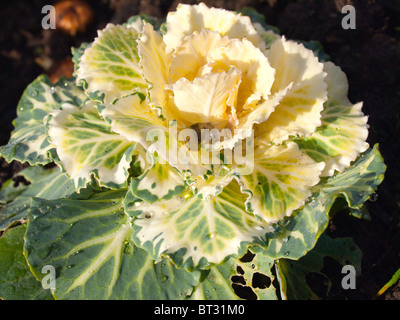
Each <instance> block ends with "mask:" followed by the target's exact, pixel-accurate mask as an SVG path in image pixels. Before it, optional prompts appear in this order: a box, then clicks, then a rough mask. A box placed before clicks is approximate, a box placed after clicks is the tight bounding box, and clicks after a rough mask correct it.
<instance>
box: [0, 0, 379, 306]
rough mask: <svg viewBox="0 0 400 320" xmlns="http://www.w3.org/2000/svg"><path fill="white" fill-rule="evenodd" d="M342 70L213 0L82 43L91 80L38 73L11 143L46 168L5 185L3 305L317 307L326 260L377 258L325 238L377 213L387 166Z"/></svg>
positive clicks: (0, 265) (8, 155) (78, 62)
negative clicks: (314, 276) (344, 219)
mask: <svg viewBox="0 0 400 320" xmlns="http://www.w3.org/2000/svg"><path fill="white" fill-rule="evenodd" d="M327 59H328V56H327V55H326V54H325V53H324V52H323V50H322V48H321V46H319V45H318V44H317V43H315V42H308V43H299V42H296V41H292V40H289V39H286V38H285V37H284V36H281V35H279V32H278V31H277V29H276V28H273V27H271V26H269V25H267V24H266V22H265V20H264V18H263V16H262V15H260V14H258V13H257V12H256V11H254V10H250V9H247V10H244V11H243V12H242V13H236V12H231V11H227V10H222V9H216V8H208V7H207V6H206V5H205V4H203V3H200V4H197V5H185V4H180V5H178V7H177V9H176V11H174V12H170V13H169V14H168V15H167V17H166V20H165V22H164V21H160V20H158V19H156V18H153V17H150V16H146V15H141V16H136V17H132V18H131V19H129V21H128V22H127V23H125V24H123V25H113V24H108V25H107V26H106V27H105V28H104V30H100V31H99V32H98V36H97V37H96V38H95V39H94V41H93V42H92V43H84V44H82V45H81V46H80V47H79V48H74V49H73V62H74V63H75V69H74V76H73V77H72V78H71V79H62V80H60V81H59V82H57V83H56V84H53V83H51V82H50V80H49V79H48V78H47V77H46V76H40V77H38V78H37V79H36V80H34V81H33V82H32V83H31V84H30V85H29V86H28V87H27V89H26V90H25V92H24V93H23V95H22V97H21V100H20V103H19V104H18V107H17V108H18V109H17V118H16V120H15V121H14V127H15V129H14V131H13V132H12V134H11V138H10V141H9V143H8V144H7V145H5V146H2V147H1V148H0V154H1V155H2V156H3V157H4V158H5V160H6V161H8V162H11V161H13V160H17V161H20V162H27V163H28V164H30V165H31V166H30V167H28V168H26V169H24V170H23V171H21V172H20V173H19V174H18V176H20V177H22V178H24V181H23V183H19V184H17V183H16V181H18V180H17V179H16V178H15V177H14V179H11V180H9V181H7V182H6V183H5V184H4V185H3V186H2V189H1V190H0V205H1V207H2V210H1V211H0V230H1V232H4V235H3V236H2V237H1V238H0V261H1V262H0V297H1V298H5V299H13V298H15V297H19V298H21V299H47V298H55V299H240V298H243V299H245V298H251V299H279V298H284V299H293V298H316V295H315V293H313V292H312V290H311V289H310V288H309V287H308V286H306V285H305V284H304V283H305V276H306V274H307V273H309V272H317V273H318V272H321V269H322V265H321V263H322V259H321V258H322V257H324V256H330V257H333V258H334V259H336V260H337V261H338V262H340V263H343V261H351V262H354V264H355V265H359V250H358V249H357V247H356V246H355V245H354V244H353V243H352V242H351V240H349V239H329V238H327V237H326V236H325V235H324V231H325V230H326V228H327V226H328V223H329V219H330V211H331V210H332V208H334V204H336V205H337V204H340V203H345V204H346V205H347V208H348V209H350V210H354V211H357V210H362V207H363V204H364V202H365V201H367V200H368V199H369V197H371V195H372V194H373V193H375V192H376V189H377V188H378V186H379V184H380V183H381V182H382V180H383V177H384V173H385V169H386V167H385V164H384V162H383V159H382V157H381V155H380V153H379V150H378V146H377V145H376V146H374V147H372V148H370V147H369V145H368V143H367V142H366V139H367V136H368V124H367V120H368V118H367V116H365V115H364V113H363V112H362V102H359V103H356V104H353V103H352V102H350V101H349V99H348V98H347V95H348V83H347V78H346V75H345V74H344V73H343V72H342V70H341V69H340V68H339V67H337V66H335V65H334V64H333V63H331V62H328V61H327ZM203 134H204V135H203ZM244 153H245V155H243V154H244ZM45 165H49V166H45ZM19 179H20V180H23V179H21V178H19ZM338 199H341V200H340V201H337V200H338ZM25 222H26V224H25ZM20 224H23V225H20ZM17 225H18V226H17ZM321 235H322V236H321ZM350 247H351V248H354V250H350ZM343 248H344V249H346V250H344V251H343V250H342V249H343ZM347 249H349V250H347ZM341 252H342V253H343V255H341ZM344 259H345V260H344ZM310 261H311V262H310ZM309 262H310V263H309ZM12 266H13V267H15V270H16V271H15V272H9V271H7V270H8V269H9V268H11V267H12ZM44 266H51V267H52V268H54V270H55V283H56V285H55V287H54V288H51V290H50V291H51V292H49V290H47V291H46V290H43V288H42V287H41V285H40V282H41V281H42V280H43V279H44V277H45V274H44V273H43V272H42V270H43V267H44ZM296 286H301V287H302V288H303V289H302V290H300V289H299V290H297V289H296Z"/></svg>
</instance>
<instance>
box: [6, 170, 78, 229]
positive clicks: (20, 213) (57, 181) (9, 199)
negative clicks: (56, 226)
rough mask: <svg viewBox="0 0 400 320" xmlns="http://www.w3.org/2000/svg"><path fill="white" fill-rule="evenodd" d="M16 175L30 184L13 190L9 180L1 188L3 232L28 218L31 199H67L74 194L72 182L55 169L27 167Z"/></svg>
mask: <svg viewBox="0 0 400 320" xmlns="http://www.w3.org/2000/svg"><path fill="white" fill-rule="evenodd" d="M18 175H21V176H23V177H24V178H25V179H26V180H27V181H29V182H30V184H29V185H27V186H26V185H19V186H18V187H17V188H14V186H13V184H14V181H13V180H12V179H10V180H8V181H7V182H6V183H5V184H4V186H3V187H2V189H1V191H0V201H2V202H3V203H4V206H3V208H2V210H1V211H0V230H5V229H7V228H8V227H9V226H10V225H12V224H13V223H14V222H16V221H19V220H22V219H25V218H26V217H27V216H28V210H29V207H30V204H31V199H32V197H40V198H43V199H48V200H52V199H58V198H63V197H67V196H69V195H71V194H72V193H74V192H75V188H74V184H73V182H72V181H71V180H70V179H69V178H68V177H67V176H66V175H65V174H64V173H62V172H60V170H59V169H58V168H57V167H55V168H51V169H45V168H42V167H40V166H35V167H28V168H25V169H24V170H22V171H21V172H19V173H18ZM15 189H16V191H15ZM14 191H15V192H14ZM13 192H14V193H13Z"/></svg>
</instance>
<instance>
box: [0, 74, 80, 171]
mask: <svg viewBox="0 0 400 320" xmlns="http://www.w3.org/2000/svg"><path fill="white" fill-rule="evenodd" d="M86 99H87V97H86V95H85V94H84V92H83V91H82V90H81V89H80V88H78V87H76V86H75V85H74V80H73V79H71V80H65V79H61V80H60V81H59V82H57V83H56V84H53V83H52V82H51V81H50V79H49V78H48V77H47V76H45V75H41V76H39V77H38V78H36V79H35V80H34V81H33V82H32V83H31V84H30V85H29V86H28V87H27V88H26V90H25V91H24V93H23V95H22V97H21V100H20V102H19V104H18V107H17V118H16V119H15V120H14V122H13V124H14V127H15V129H14V130H13V132H12V133H11V138H10V141H9V142H8V144H7V145H5V146H2V147H1V149H0V154H1V156H3V157H4V158H5V159H6V160H7V161H8V162H11V161H12V160H18V161H20V162H28V163H30V164H32V165H35V164H47V163H49V162H52V159H51V157H50V156H49V151H50V150H51V149H52V148H54V145H52V144H51V142H50V141H49V139H48V136H47V133H46V126H45V121H46V119H47V116H48V114H49V113H50V112H52V111H54V110H58V109H60V108H61V103H63V102H65V103H70V104H73V105H75V106H77V107H79V106H80V105H81V104H82V103H83V102H84V101H85V100H86Z"/></svg>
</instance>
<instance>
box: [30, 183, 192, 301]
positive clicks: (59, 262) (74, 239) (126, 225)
mask: <svg viewBox="0 0 400 320" xmlns="http://www.w3.org/2000/svg"><path fill="white" fill-rule="evenodd" d="M125 192H126V190H125V191H106V192H103V193H98V194H96V195H95V196H94V197H92V198H89V199H86V200H71V199H59V200H54V201H47V200H42V199H37V198H35V199H34V200H33V203H32V209H31V214H30V216H29V223H28V230H27V233H26V242H25V256H26V258H27V260H28V263H29V264H30V266H31V268H32V271H33V273H34V275H35V276H36V277H37V278H38V279H41V278H42V276H43V275H42V274H41V273H40V270H41V268H42V267H43V266H44V265H52V266H54V268H55V270H56V289H55V291H54V292H53V295H54V297H55V298H56V299H183V298H185V297H186V296H187V295H190V294H191V293H192V290H193V286H194V285H196V284H197V280H196V279H195V274H190V273H188V272H186V271H184V270H179V269H176V268H175V267H174V266H173V265H172V264H171V263H170V262H169V261H167V260H162V261H160V263H158V264H154V261H153V260H152V259H150V257H149V255H148V254H147V253H146V252H145V251H144V250H142V249H140V248H137V247H135V246H134V245H133V243H132V241H131V236H132V229H131V224H130V219H129V218H128V216H127V215H125V213H124V211H123V206H122V204H121V201H122V199H123V196H124V193H125Z"/></svg>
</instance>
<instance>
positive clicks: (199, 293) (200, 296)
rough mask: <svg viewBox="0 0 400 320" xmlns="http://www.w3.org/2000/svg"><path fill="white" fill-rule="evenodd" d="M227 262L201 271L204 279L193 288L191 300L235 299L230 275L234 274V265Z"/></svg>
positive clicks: (229, 261)
mask: <svg viewBox="0 0 400 320" xmlns="http://www.w3.org/2000/svg"><path fill="white" fill-rule="evenodd" d="M231 260H232V259H229V260H228V261H227V262H225V263H223V264H220V265H216V266H214V267H212V268H210V269H209V270H205V271H202V274H203V277H204V279H202V280H201V282H200V284H199V285H197V286H196V287H195V289H194V292H193V294H192V295H191V297H190V299H191V300H237V299H239V297H238V296H237V295H236V294H235V292H234V290H233V288H232V286H231V280H230V278H231V276H232V275H234V274H235V272H236V270H235V265H234V264H233V263H231Z"/></svg>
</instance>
